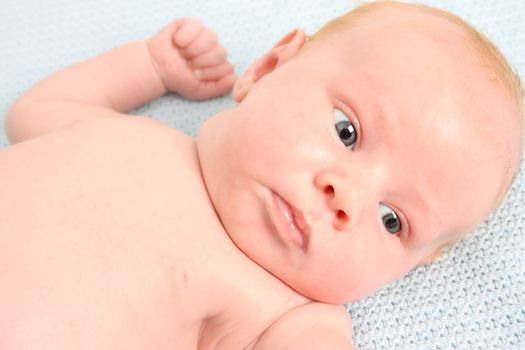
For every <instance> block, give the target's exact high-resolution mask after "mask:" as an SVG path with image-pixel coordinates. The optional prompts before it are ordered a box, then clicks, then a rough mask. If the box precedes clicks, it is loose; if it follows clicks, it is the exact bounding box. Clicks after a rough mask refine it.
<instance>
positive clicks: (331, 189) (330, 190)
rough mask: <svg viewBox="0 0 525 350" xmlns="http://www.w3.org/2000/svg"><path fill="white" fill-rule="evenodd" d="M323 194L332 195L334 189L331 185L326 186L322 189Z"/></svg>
mask: <svg viewBox="0 0 525 350" xmlns="http://www.w3.org/2000/svg"><path fill="white" fill-rule="evenodd" d="M324 193H326V194H330V195H333V194H334V187H333V186H332V185H328V186H326V187H325V188H324Z"/></svg>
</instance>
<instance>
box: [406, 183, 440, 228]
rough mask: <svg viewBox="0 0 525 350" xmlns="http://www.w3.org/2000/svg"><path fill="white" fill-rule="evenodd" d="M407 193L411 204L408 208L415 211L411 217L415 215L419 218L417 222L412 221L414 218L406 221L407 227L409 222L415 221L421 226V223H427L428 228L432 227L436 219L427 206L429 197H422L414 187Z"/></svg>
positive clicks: (420, 192) (419, 191)
mask: <svg viewBox="0 0 525 350" xmlns="http://www.w3.org/2000/svg"><path fill="white" fill-rule="evenodd" d="M408 191H409V194H410V195H409V198H408V200H409V201H410V203H411V205H410V206H411V207H412V208H415V210H414V211H412V213H413V214H412V215H417V216H418V217H419V218H420V219H419V220H414V218H412V220H411V219H410V218H408V219H407V220H408V221H409V226H410V222H411V221H412V222H414V221H417V222H419V223H420V224H423V222H428V223H429V224H430V226H434V224H435V219H436V218H435V217H434V215H435V213H431V212H430V206H429V204H428V198H429V197H428V196H424V195H423V194H422V191H421V190H420V189H419V188H417V187H416V186H413V187H411V188H410V189H409V190H408Z"/></svg>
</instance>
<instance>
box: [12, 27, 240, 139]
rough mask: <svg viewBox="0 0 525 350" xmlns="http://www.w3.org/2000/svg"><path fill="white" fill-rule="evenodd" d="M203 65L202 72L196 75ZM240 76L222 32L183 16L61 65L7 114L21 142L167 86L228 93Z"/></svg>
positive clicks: (131, 104)
mask: <svg viewBox="0 0 525 350" xmlns="http://www.w3.org/2000/svg"><path fill="white" fill-rule="evenodd" d="M197 68H199V69H200V71H201V72H200V73H201V75H199V74H198V73H197V74H195V72H194V70H195V69H197ZM234 81H235V76H234V74H233V66H232V65H231V64H230V63H228V62H227V61H226V51H225V50H224V48H222V46H220V44H219V43H218V42H217V36H216V34H215V33H214V32H213V31H211V30H210V29H208V28H205V27H203V26H202V24H200V22H199V21H197V20H195V19H190V18H186V19H180V20H177V21H174V22H172V23H170V24H169V25H167V26H166V27H164V28H162V30H161V31H160V32H158V33H157V34H155V35H154V36H152V37H151V38H149V39H147V40H140V41H134V42H130V43H128V44H125V45H123V46H119V47H117V48H115V49H113V50H111V51H109V52H106V53H104V54H102V55H99V56H96V57H93V58H91V59H89V60H86V61H84V62H80V63H78V64H75V65H72V66H70V67H67V68H65V69H62V70H60V71H58V72H56V73H54V74H53V75H51V76H49V77H47V78H46V79H44V80H42V81H40V82H39V83H38V84H36V85H35V86H34V87H32V88H31V89H30V90H29V91H27V92H26V93H25V94H23V95H22V96H20V97H19V98H18V99H17V100H16V101H15V103H14V104H13V106H11V108H10V109H9V111H8V112H7V115H6V133H7V135H8V138H9V140H10V142H11V143H13V144H14V143H18V142H21V141H24V140H27V139H30V138H33V137H36V136H39V135H42V134H45V133H48V132H50V131H52V130H54V129H57V128H60V127H62V126H64V125H67V124H69V123H71V122H73V121H79V120H84V119H91V118H100V117H122V116H125V115H126V114H125V113H126V112H129V111H130V110H132V109H134V108H136V107H139V106H141V105H143V104H145V103H147V102H149V101H151V100H154V99H156V98H158V97H160V96H161V95H163V94H165V93H166V92H167V91H171V92H174V93H179V94H180V95H182V96H184V97H186V98H189V99H194V100H202V99H207V98H212V97H216V96H220V95H223V94H224V93H226V92H227V91H228V90H229V89H230V88H231V86H232V85H233V83H234Z"/></svg>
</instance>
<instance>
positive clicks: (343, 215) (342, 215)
mask: <svg viewBox="0 0 525 350" xmlns="http://www.w3.org/2000/svg"><path fill="white" fill-rule="evenodd" d="M337 218H338V219H340V220H342V221H346V220H347V219H348V215H346V213H345V212H344V211H342V210H338V211H337Z"/></svg>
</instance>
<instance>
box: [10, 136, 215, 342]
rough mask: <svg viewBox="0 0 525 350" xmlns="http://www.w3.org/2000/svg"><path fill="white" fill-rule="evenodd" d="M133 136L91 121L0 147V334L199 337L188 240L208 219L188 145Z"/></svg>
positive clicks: (192, 244)
mask: <svg viewBox="0 0 525 350" xmlns="http://www.w3.org/2000/svg"><path fill="white" fill-rule="evenodd" d="M97 133H100V135H99V136H100V139H99V140H97V139H96V138H93V137H94V136H96V135H97ZM135 133H136V131H133V130H131V131H128V134H127V135H123V136H120V137H117V138H113V137H108V136H107V135H106V134H104V131H103V130H102V129H100V128H95V130H93V127H92V129H90V130H72V131H71V133H69V134H67V133H65V132H64V133H62V134H60V133H58V134H55V135H54V136H53V135H49V136H46V137H43V138H42V139H37V140H34V141H32V142H29V143H27V144H21V145H20V146H19V147H18V146H17V147H15V148H13V149H12V150H11V149H8V150H4V151H2V152H1V153H0V168H2V169H4V170H5V172H4V176H3V177H2V179H1V180H0V192H1V193H2V197H3V200H2V201H0V266H2V276H3V277H2V282H1V284H2V285H3V286H7V288H2V291H0V309H2V310H4V311H6V310H7V312H2V314H3V315H4V316H5V315H9V320H7V319H5V318H2V317H1V316H0V333H3V334H12V335H14V334H18V339H12V341H13V342H18V341H22V340H23V339H25V341H27V339H40V341H42V340H46V339H47V341H49V342H50V343H52V344H53V345H56V346H51V347H55V348H69V347H72V345H73V344H76V345H78V344H82V343H83V344H86V345H87V344H89V345H90V347H92V348H100V349H102V348H135V347H138V348H144V347H146V348H147V347H149V346H147V344H149V345H151V344H155V345H156V346H155V347H156V348H163V347H164V346H166V347H167V348H169V347H173V344H180V345H182V344H187V345H188V346H187V347H184V348H192V347H193V345H196V342H197V340H198V332H199V327H200V322H201V319H200V317H201V316H202V314H203V312H204V311H203V310H202V306H200V305H202V303H200V302H199V299H201V297H202V295H200V293H201V292H200V291H199V289H198V288H197V287H195V286H194V285H193V284H192V282H193V281H194V280H195V279H197V278H198V276H199V273H200V271H199V270H198V269H196V268H195V267H196V266H198V262H196V261H195V259H194V257H195V256H199V254H198V251H196V250H198V249H199V247H198V243H199V242H198V236H194V239H193V240H192V239H191V238H192V232H195V231H201V230H205V229H207V226H209V227H212V226H213V225H214V224H215V223H214V222H213V219H212V218H210V219H209V220H208V219H206V218H207V217H208V215H209V212H203V210H204V211H205V210H206V209H205V208H203V206H202V203H204V202H205V201H206V198H207V197H203V196H205V194H206V193H205V190H204V188H203V186H202V183H201V182H200V172H199V169H198V168H196V164H197V163H196V158H195V154H194V153H192V151H193V148H192V147H193V146H192V144H191V142H189V140H184V139H181V140H176V138H177V135H176V134H175V135H172V136H173V137H174V138H175V140H170V139H169V137H168V135H164V134H162V133H160V134H156V135H155V139H153V138H151V139H150V137H149V136H147V130H146V131H144V133H143V135H142V138H138V137H137V136H136V134H135ZM88 136H91V137H88ZM159 136H160V137H159ZM162 137H164V139H162ZM148 141H151V144H148ZM170 147H171V148H170ZM173 147H179V148H178V149H177V148H173ZM208 210H209V208H208ZM15 330H16V332H15ZM4 332H5V333H4ZM131 343H132V344H134V345H133V346H131V345H132V344H131ZM116 344H118V346H117V345H116ZM124 344H129V345H130V346H124ZM35 345H36V344H35ZM39 345H41V344H39ZM59 345H60V346H59ZM76 345H74V346H73V347H76ZM91 345H93V346H91ZM94 345H96V346H94ZM195 347H196V346H195Z"/></svg>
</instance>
